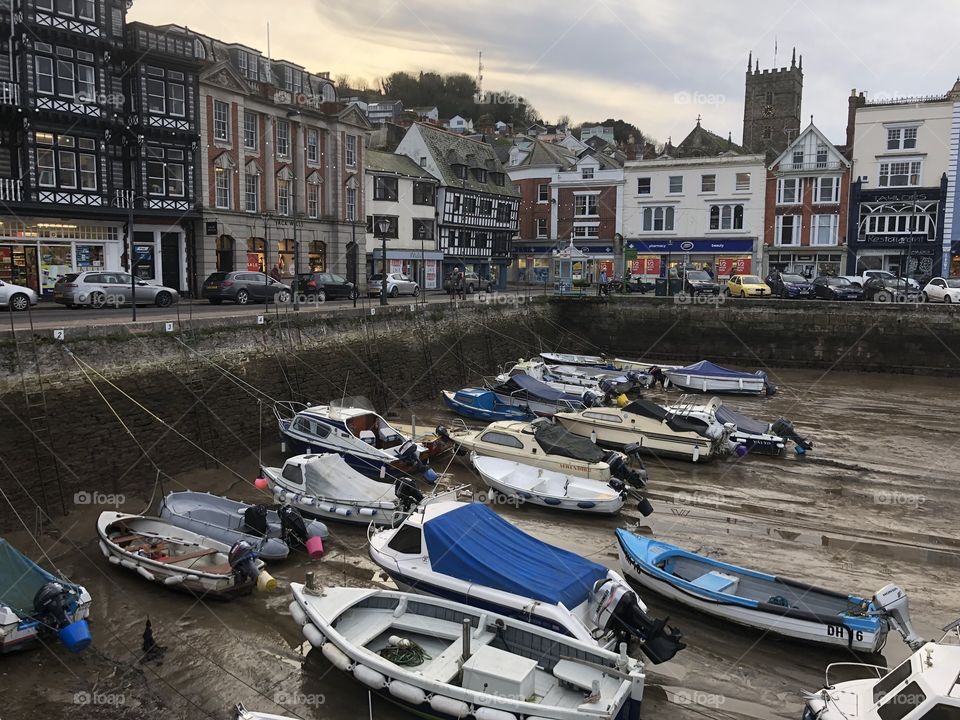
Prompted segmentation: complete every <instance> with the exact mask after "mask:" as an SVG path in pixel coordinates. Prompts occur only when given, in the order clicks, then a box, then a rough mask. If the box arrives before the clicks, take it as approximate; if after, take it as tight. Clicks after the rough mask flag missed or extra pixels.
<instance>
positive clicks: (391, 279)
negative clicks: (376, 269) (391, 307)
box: [367, 273, 420, 297]
mask: <svg viewBox="0 0 960 720" xmlns="http://www.w3.org/2000/svg"><path fill="white" fill-rule="evenodd" d="M382 287H383V274H382V273H377V274H376V275H371V276H370V279H369V280H367V293H368V294H369V295H371V296H374V295H379V294H380V291H381V288H382ZM387 295H389V296H390V297H397V295H413V296H414V297H418V296H419V295H420V286H419V285H417V283H416V282H415V281H413V280H411V279H410V278H408V277H407V276H406V275H404V274H403V273H387Z"/></svg>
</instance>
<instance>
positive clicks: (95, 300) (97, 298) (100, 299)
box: [90, 292, 107, 310]
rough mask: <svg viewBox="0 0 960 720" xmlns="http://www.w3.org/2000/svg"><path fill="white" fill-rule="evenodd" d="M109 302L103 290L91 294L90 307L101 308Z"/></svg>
mask: <svg viewBox="0 0 960 720" xmlns="http://www.w3.org/2000/svg"><path fill="white" fill-rule="evenodd" d="M106 304H107V298H106V296H105V295H104V294H103V293H102V292H95V293H93V294H92V295H91V296H90V307H92V308H96V309H97V310H100V309H101V308H102V307H103V306H104V305H106Z"/></svg>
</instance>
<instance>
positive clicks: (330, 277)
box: [293, 272, 360, 302]
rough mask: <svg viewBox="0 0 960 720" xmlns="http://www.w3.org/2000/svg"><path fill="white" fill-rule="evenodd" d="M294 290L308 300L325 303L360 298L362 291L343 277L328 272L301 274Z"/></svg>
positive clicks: (294, 285)
mask: <svg viewBox="0 0 960 720" xmlns="http://www.w3.org/2000/svg"><path fill="white" fill-rule="evenodd" d="M293 289H294V290H295V291H296V292H298V293H300V294H301V295H304V296H305V297H306V298H308V299H311V300H316V301H318V302H323V301H324V300H338V299H349V300H354V299H356V298H358V297H360V290H359V289H358V288H357V286H356V285H354V284H353V283H352V282H350V281H349V280H347V279H346V278H345V277H343V276H342V275H336V274H334V273H328V272H312V273H301V274H300V275H297V281H296V282H295V283H294V284H293Z"/></svg>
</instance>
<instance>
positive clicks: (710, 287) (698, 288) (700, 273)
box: [683, 269, 720, 295]
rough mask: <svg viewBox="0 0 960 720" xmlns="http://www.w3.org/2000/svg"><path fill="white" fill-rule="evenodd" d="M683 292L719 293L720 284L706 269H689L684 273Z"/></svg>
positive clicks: (691, 293) (695, 293) (693, 293)
mask: <svg viewBox="0 0 960 720" xmlns="http://www.w3.org/2000/svg"><path fill="white" fill-rule="evenodd" d="M683 292H685V293H686V294H687V295H719V294H720V285H719V283H717V282H716V281H715V280H714V279H713V278H712V277H710V273H708V272H707V271H706V270H693V269H691V270H687V271H685V272H684V273H683Z"/></svg>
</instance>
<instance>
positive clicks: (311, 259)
mask: <svg viewBox="0 0 960 720" xmlns="http://www.w3.org/2000/svg"><path fill="white" fill-rule="evenodd" d="M307 262H308V263H309V265H310V271H311V272H325V271H326V269H327V244H326V243H325V242H323V241H321V240H314V241H312V242H311V243H310V247H309V250H308V253H307Z"/></svg>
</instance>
